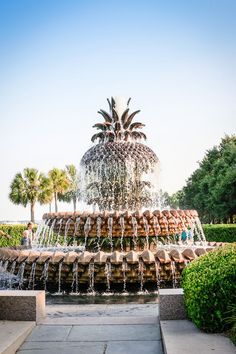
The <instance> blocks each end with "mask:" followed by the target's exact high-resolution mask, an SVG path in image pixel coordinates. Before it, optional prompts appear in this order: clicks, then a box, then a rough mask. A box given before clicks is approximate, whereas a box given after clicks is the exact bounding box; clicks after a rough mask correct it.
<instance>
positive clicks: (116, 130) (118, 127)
mask: <svg viewBox="0 0 236 354" xmlns="http://www.w3.org/2000/svg"><path fill="white" fill-rule="evenodd" d="M120 130H121V124H120V122H116V123H115V132H119V131H120Z"/></svg>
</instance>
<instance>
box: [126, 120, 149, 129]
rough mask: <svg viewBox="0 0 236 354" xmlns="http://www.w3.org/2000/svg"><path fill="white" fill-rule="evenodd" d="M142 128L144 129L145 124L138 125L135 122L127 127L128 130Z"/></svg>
mask: <svg viewBox="0 0 236 354" xmlns="http://www.w3.org/2000/svg"><path fill="white" fill-rule="evenodd" d="M143 127H145V124H143V123H139V122H135V123H132V124H131V125H130V127H129V129H130V130H133V129H142V128H143Z"/></svg>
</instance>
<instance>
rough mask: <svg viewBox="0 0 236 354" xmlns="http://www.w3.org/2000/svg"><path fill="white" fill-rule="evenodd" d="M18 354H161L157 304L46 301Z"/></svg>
mask: <svg viewBox="0 0 236 354" xmlns="http://www.w3.org/2000/svg"><path fill="white" fill-rule="evenodd" d="M46 310H47V317H46V319H45V320H43V321H42V323H41V324H40V325H39V326H37V327H36V328H35V329H34V330H33V331H32V333H31V335H30V336H29V337H28V338H27V340H26V341H25V343H24V344H23V345H22V346H21V348H20V349H19V350H18V353H19V354H31V353H32V354H33V353H35V354H37V353H39V354H46V353H48V354H49V353H52V354H54V353H58V352H60V354H67V353H70V354H74V353H79V354H133V353H134V354H144V353H147V354H163V350H162V342H161V336H160V326H159V320H158V304H151V303H148V304H125V305H118V304H116V305H49V306H47V308H46Z"/></svg>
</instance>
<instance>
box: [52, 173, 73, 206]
mask: <svg viewBox="0 0 236 354" xmlns="http://www.w3.org/2000/svg"><path fill="white" fill-rule="evenodd" d="M48 176H49V179H50V182H51V186H52V191H53V196H54V202H55V212H56V213H57V211H58V205H57V202H58V195H59V194H62V193H65V192H67V191H68V189H69V186H70V182H69V179H68V177H67V173H66V171H64V170H61V169H59V168H53V169H52V170H50V171H49V172H48Z"/></svg>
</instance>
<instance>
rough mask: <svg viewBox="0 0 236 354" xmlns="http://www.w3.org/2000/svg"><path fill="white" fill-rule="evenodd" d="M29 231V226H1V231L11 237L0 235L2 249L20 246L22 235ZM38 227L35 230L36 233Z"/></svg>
mask: <svg viewBox="0 0 236 354" xmlns="http://www.w3.org/2000/svg"><path fill="white" fill-rule="evenodd" d="M26 229H27V224H26V225H22V224H16V225H0V230H1V231H3V232H4V233H5V234H7V235H9V236H10V238H7V237H4V236H1V235H0V247H12V246H19V245H20V241H21V237H22V233H23V231H24V230H26ZM35 229H36V227H35V228H34V231H35Z"/></svg>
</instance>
